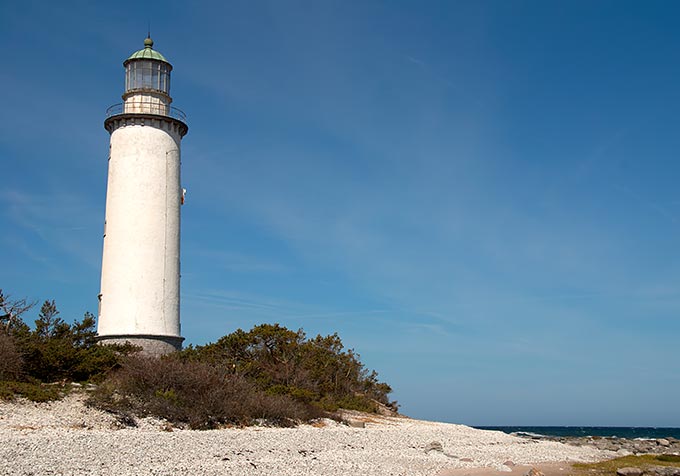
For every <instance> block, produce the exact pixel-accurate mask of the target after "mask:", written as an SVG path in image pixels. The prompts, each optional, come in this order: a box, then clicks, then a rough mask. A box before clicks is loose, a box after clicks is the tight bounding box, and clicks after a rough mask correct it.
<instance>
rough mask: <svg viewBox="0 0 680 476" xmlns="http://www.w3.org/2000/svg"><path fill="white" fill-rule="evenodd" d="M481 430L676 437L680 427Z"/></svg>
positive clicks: (550, 434) (557, 434)
mask: <svg viewBox="0 0 680 476" xmlns="http://www.w3.org/2000/svg"><path fill="white" fill-rule="evenodd" d="M475 428H479V429H482V430H498V431H502V432H504V433H518V434H524V435H528V436H539V435H540V436H610V437H613V436H615V437H618V438H630V439H633V438H667V437H672V438H678V439H680V428H656V427H653V428H652V427H649V428H645V427H625V426H476V427H475Z"/></svg>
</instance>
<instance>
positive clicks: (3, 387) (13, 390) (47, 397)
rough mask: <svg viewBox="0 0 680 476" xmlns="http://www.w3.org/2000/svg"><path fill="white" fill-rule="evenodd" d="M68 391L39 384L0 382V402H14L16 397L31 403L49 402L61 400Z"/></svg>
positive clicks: (65, 388)
mask: <svg viewBox="0 0 680 476" xmlns="http://www.w3.org/2000/svg"><path fill="white" fill-rule="evenodd" d="M67 391H68V388H67V387H64V388H61V387H58V386H56V385H46V384H43V383H40V382H36V381H32V382H11V381H5V382H0V400H14V399H15V398H16V397H17V396H20V397H24V398H26V399H28V400H31V401H32V402H49V401H52V400H59V399H61V398H62V397H63V396H64V395H65V394H66V393H67Z"/></svg>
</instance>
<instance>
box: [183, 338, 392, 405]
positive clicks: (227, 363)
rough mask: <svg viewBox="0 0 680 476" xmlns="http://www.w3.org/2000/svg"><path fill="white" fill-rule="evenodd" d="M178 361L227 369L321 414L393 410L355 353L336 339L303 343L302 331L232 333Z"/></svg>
mask: <svg viewBox="0 0 680 476" xmlns="http://www.w3.org/2000/svg"><path fill="white" fill-rule="evenodd" d="M180 358H181V359H183V360H185V361H194V362H203V363H207V364H210V365H213V366H216V367H218V368H222V369H227V370H229V371H231V372H233V373H235V374H237V375H240V376H243V377H245V378H246V379H248V380H249V381H252V382H254V383H255V384H256V385H257V387H258V388H259V389H261V390H263V391H265V392H266V393H267V394H269V395H288V396H290V397H291V398H294V399H295V400H297V401H300V402H303V403H312V404H314V405H316V406H317V407H319V408H322V409H325V410H335V409H337V408H347V409H353V410H362V411H377V410H378V407H379V405H385V406H387V407H390V408H392V409H393V410H396V408H397V404H396V402H391V401H390V400H389V398H388V395H389V394H390V393H391V391H392V389H391V388H390V386H389V385H387V384H386V383H383V382H379V381H378V379H377V374H376V373H375V372H369V371H368V370H366V369H365V368H364V366H363V364H362V363H361V362H360V360H359V355H358V354H356V353H355V352H354V351H353V350H351V349H347V350H345V349H344V346H343V344H342V341H341V340H340V337H338V335H337V334H333V335H329V336H325V337H323V336H320V335H318V336H316V337H314V338H313V339H307V337H306V335H305V333H304V332H303V331H302V329H300V330H298V331H291V330H290V329H287V328H285V327H282V326H280V325H279V324H273V325H272V324H262V325H259V326H256V327H254V328H253V329H252V330H250V331H249V332H245V331H243V330H241V329H238V330H237V331H235V332H233V333H231V334H228V335H226V336H224V337H222V338H221V339H219V340H218V341H217V342H215V343H212V344H207V345H205V346H198V347H189V348H187V349H185V350H184V351H182V353H181V354H180Z"/></svg>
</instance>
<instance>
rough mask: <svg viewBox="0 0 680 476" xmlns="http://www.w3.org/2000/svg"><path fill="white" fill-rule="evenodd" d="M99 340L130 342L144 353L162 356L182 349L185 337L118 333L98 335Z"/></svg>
mask: <svg viewBox="0 0 680 476" xmlns="http://www.w3.org/2000/svg"><path fill="white" fill-rule="evenodd" d="M97 340H98V341H99V343H100V344H102V345H107V344H125V343H126V342H129V343H130V344H132V345H136V346H139V347H141V348H142V354H144V355H151V356H155V357H160V356H161V355H165V354H170V353H172V352H176V351H178V350H182V342H183V341H184V337H179V336H157V335H147V334H118V335H105V336H98V337H97Z"/></svg>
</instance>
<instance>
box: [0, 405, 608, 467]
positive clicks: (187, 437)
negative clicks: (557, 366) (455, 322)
mask: <svg viewBox="0 0 680 476" xmlns="http://www.w3.org/2000/svg"><path fill="white" fill-rule="evenodd" d="M83 399H84V396H83V395H78V394H75V395H74V394H72V395H70V396H68V397H67V398H65V399H64V400H62V401H59V402H52V403H47V404H35V403H30V402H17V403H0V474H2V475H117V476H120V475H178V474H192V475H193V474H196V475H277V476H278V475H281V476H288V475H291V476H292V475H324V476H335V475H337V476H340V475H342V476H348V475H367V476H368V475H381V476H382V475H395V476H396V475H404V476H406V475H408V476H420V475H423V476H434V475H437V474H438V473H440V472H442V470H447V469H453V468H473V467H482V466H483V467H493V468H495V469H497V470H507V471H509V468H508V467H506V466H505V465H504V464H503V463H504V462H506V461H508V460H510V461H512V462H513V463H515V464H530V463H540V462H550V461H594V460H599V459H604V458H606V457H611V456H612V455H613V454H610V453H609V452H603V451H598V450H595V449H593V448H585V447H573V446H567V445H564V444H562V443H557V442H542V441H541V442H539V441H534V440H527V439H522V438H516V437H513V436H510V435H506V434H504V433H501V432H496V431H484V430H476V429H473V428H470V427H466V426H462V425H452V424H447V423H434V422H426V421H420V420H411V419H408V418H394V417H373V416H371V417H365V416H364V417H363V419H364V420H366V421H365V428H356V427H351V426H347V425H341V424H338V423H336V422H334V421H331V420H324V421H321V422H319V423H318V424H316V425H314V426H311V425H303V426H300V427H298V428H266V427H251V428H245V429H236V428H230V429H222V430H211V431H192V430H178V429H174V430H173V431H167V430H168V428H169V425H167V424H165V423H164V422H161V421H158V420H153V419H144V420H142V421H140V422H139V426H138V427H137V428H123V429H121V428H120V427H119V426H120V425H118V423H117V421H116V419H115V418H114V417H113V416H111V415H109V414H106V413H103V412H100V411H97V410H93V409H89V408H86V407H85V406H84V405H83V403H82V401H83ZM352 418H354V419H355V420H360V419H361V418H362V417H361V416H359V415H354V416H353V417H352Z"/></svg>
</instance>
